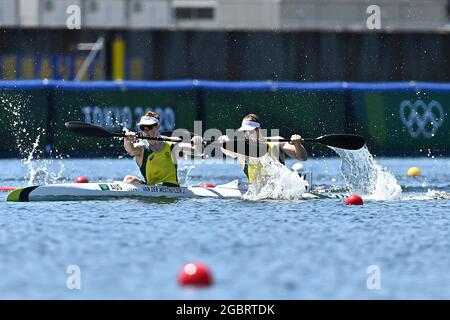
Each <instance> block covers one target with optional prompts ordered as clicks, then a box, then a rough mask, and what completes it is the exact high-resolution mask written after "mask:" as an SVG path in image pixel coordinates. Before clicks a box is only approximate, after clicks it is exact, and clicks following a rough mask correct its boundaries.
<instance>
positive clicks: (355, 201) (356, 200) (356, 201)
mask: <svg viewBox="0 0 450 320" xmlns="http://www.w3.org/2000/svg"><path fill="white" fill-rule="evenodd" d="M345 204H346V205H359V206H362V205H363V204H364V202H363V199H362V198H361V197H360V196H359V195H357V194H352V195H351V196H350V197H347V198H346V199H345Z"/></svg>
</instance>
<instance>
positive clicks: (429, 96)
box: [0, 80, 450, 156]
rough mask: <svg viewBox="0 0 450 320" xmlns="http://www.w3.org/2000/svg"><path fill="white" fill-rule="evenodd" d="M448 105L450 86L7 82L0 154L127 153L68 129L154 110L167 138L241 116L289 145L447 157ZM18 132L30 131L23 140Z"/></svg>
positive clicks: (0, 112)
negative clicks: (361, 141) (296, 141)
mask: <svg viewBox="0 0 450 320" xmlns="http://www.w3.org/2000/svg"><path fill="white" fill-rule="evenodd" d="M449 106H450V84H449V83H425V82H389V83H354V82H317V83H315V82H314V83H312V82H311V83H310V82H299V83H296V82H271V81H258V82H254V81H241V82H222V81H206V80H180V81H150V82H146V81H124V82H110V81H94V82H71V81H57V80H46V81H41V80H30V81H27V80H24V81H0V124H1V129H0V134H1V135H2V137H3V138H4V143H3V144H2V145H1V147H0V154H1V155H3V156H12V155H17V154H18V153H19V151H20V150H23V149H27V148H29V147H31V146H32V144H33V143H34V142H36V137H37V136H38V135H39V141H38V149H39V148H41V149H42V150H44V149H45V148H46V147H47V150H50V148H52V149H53V150H54V151H55V152H56V151H57V152H59V153H63V154H66V153H67V154H110V153H111V152H112V153H120V152H123V150H122V149H121V146H120V144H119V145H118V146H117V147H116V146H112V147H111V146H110V145H111V143H110V141H109V142H108V143H106V142H105V143H104V144H101V145H98V144H96V143H95V144H93V143H92V141H91V142H89V141H88V140H86V139H79V138H76V137H74V136H70V135H68V133H67V132H65V131H64V127H63V125H62V124H63V123H64V121H69V120H81V121H90V122H93V123H96V124H99V125H104V126H115V125H116V126H119V125H121V126H127V127H129V128H131V129H133V128H134V126H135V123H136V122H137V121H138V119H139V117H140V116H141V115H142V114H143V113H144V112H145V111H147V110H155V111H157V112H159V113H161V115H162V118H163V121H162V122H163V128H162V129H163V130H164V131H170V130H173V129H174V128H175V127H178V128H180V127H181V128H186V129H189V130H193V129H194V128H193V126H194V123H193V122H194V120H202V121H203V125H202V127H203V130H206V129H209V128H218V129H220V130H225V129H235V128H237V127H239V123H240V120H241V118H242V116H244V115H245V114H247V113H257V114H259V115H260V116H261V117H262V120H263V122H264V127H266V128H268V129H279V130H280V132H281V134H282V135H284V136H289V135H290V134H293V133H300V134H302V135H303V136H305V137H311V136H318V135H321V134H327V133H339V132H341V133H342V132H346V133H358V134H362V135H364V136H366V137H367V139H368V147H369V149H371V150H372V151H374V152H375V153H377V154H384V155H426V154H429V153H432V154H434V155H441V154H442V155H448V154H449V153H450V152H449V150H450V148H449V142H448V141H449V138H448V137H449V133H450V125H449V120H448V112H449ZM18 130H25V132H26V135H25V134H24V135H23V137H22V138H21V140H20V139H19V138H18V135H17V134H15V132H17V131H18ZM55 138H57V139H55ZM19 140H20V141H19ZM99 146H100V148H98V147H99ZM308 148H312V149H313V151H314V148H318V149H317V150H318V153H320V150H321V149H320V147H318V146H308ZM94 149H95V150H94Z"/></svg>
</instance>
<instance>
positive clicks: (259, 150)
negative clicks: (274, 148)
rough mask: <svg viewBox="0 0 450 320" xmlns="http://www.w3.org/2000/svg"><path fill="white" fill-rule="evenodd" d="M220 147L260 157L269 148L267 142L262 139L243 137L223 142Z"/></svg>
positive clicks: (252, 156)
mask: <svg viewBox="0 0 450 320" xmlns="http://www.w3.org/2000/svg"><path fill="white" fill-rule="evenodd" d="M222 148H224V149H226V150H229V151H232V152H235V153H239V154H241V155H244V156H246V157H251V158H260V157H262V156H264V155H265V154H266V153H267V151H268V150H269V149H268V145H267V143H265V142H263V141H257V140H243V139H235V140H230V141H228V142H225V143H223V144H222Z"/></svg>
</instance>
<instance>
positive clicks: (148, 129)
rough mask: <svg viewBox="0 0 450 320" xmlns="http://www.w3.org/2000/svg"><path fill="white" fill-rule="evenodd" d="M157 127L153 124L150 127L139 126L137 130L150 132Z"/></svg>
mask: <svg viewBox="0 0 450 320" xmlns="http://www.w3.org/2000/svg"><path fill="white" fill-rule="evenodd" d="M157 125H158V124H157V123H155V124H152V125H146V126H139V129H140V130H141V131H150V130H152V129H153V128H154V127H156V126H157Z"/></svg>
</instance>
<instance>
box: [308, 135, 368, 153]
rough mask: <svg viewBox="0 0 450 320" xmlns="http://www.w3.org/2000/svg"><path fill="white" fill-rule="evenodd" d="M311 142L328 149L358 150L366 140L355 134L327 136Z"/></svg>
mask: <svg viewBox="0 0 450 320" xmlns="http://www.w3.org/2000/svg"><path fill="white" fill-rule="evenodd" d="M312 140H314V141H315V142H319V143H321V144H325V145H327V146H330V147H335V148H340V149H348V150H358V149H361V148H362V147H364V145H365V144H366V138H364V137H363V136H359V135H356V134H328V135H325V136H321V137H318V138H316V139H312ZM305 141H306V139H305Z"/></svg>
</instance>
